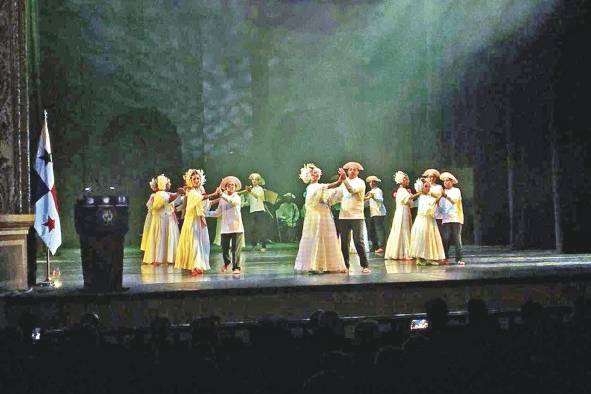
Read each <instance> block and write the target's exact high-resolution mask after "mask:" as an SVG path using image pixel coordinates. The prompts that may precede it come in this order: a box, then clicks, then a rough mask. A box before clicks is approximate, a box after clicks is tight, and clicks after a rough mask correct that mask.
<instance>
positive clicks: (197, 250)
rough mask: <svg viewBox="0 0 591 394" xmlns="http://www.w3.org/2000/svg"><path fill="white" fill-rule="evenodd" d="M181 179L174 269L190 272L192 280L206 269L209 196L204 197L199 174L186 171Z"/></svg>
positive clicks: (191, 170) (193, 171)
mask: <svg viewBox="0 0 591 394" xmlns="http://www.w3.org/2000/svg"><path fill="white" fill-rule="evenodd" d="M183 178H184V179H185V184H186V187H185V199H184V212H185V220H184V221H183V228H182V229H181V235H180V238H179V244H178V247H177V252H176V259H175V262H174V268H177V269H185V270H191V275H193V276H196V275H199V274H202V273H203V272H205V271H208V270H209V269H210V266H209V249H210V245H209V232H208V230H207V223H206V222H205V212H207V211H208V209H209V201H208V198H209V197H210V196H208V195H207V194H205V193H204V189H203V184H204V183H205V174H204V173H203V170H195V169H190V170H187V172H186V173H185V175H184V176H183ZM214 194H215V193H214Z"/></svg>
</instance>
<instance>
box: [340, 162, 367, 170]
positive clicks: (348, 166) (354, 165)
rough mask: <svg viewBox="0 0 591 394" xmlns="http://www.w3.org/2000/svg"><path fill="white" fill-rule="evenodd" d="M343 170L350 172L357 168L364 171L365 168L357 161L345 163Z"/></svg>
mask: <svg viewBox="0 0 591 394" xmlns="http://www.w3.org/2000/svg"><path fill="white" fill-rule="evenodd" d="M343 168H344V169H345V170H348V169H349V168H357V169H358V170H359V171H363V166H362V165H361V164H359V163H357V162H356V161H350V162H348V163H345V165H344V166H343Z"/></svg>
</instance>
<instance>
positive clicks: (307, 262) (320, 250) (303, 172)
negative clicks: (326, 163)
mask: <svg viewBox="0 0 591 394" xmlns="http://www.w3.org/2000/svg"><path fill="white" fill-rule="evenodd" d="M321 175H322V171H321V170H320V168H318V167H316V165H314V164H312V163H309V164H306V165H305V166H304V167H303V168H301V169H300V179H301V180H302V181H303V182H304V183H308V186H307V187H306V203H305V206H306V216H305V217H304V227H303V230H302V238H301V239H300V246H299V249H298V254H297V256H296V261H295V267H294V269H295V270H296V271H300V272H302V271H303V272H310V273H314V272H347V267H346V266H345V261H344V259H343V255H342V253H341V250H340V247H339V241H338V238H337V235H336V230H335V224H334V221H333V219H332V214H331V212H330V202H331V195H330V193H329V189H333V188H336V187H338V186H340V185H341V183H342V182H343V179H344V178H345V171H344V170H343V169H339V175H340V176H339V178H338V180H337V181H335V182H333V183H328V184H326V183H318V180H319V179H320V176H321Z"/></svg>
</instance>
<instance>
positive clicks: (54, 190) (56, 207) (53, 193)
mask: <svg viewBox="0 0 591 394" xmlns="http://www.w3.org/2000/svg"><path fill="white" fill-rule="evenodd" d="M51 195H52V196H53V203H54V204H55V210H56V211H57V212H59V211H60V210H59V208H58V206H57V189H56V188H55V184H54V185H53V187H52V188H51Z"/></svg>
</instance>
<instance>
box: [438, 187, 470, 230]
mask: <svg viewBox="0 0 591 394" xmlns="http://www.w3.org/2000/svg"><path fill="white" fill-rule="evenodd" d="M445 194H446V195H447V196H448V197H449V198H451V199H452V200H453V202H454V203H453V204H452V203H451V202H450V201H449V200H448V199H447V198H444V197H442V198H441V200H439V205H440V207H441V208H440V211H441V212H442V214H443V221H442V223H462V224H464V211H463V208H462V192H460V189H458V188H457V187H452V188H450V189H445Z"/></svg>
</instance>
